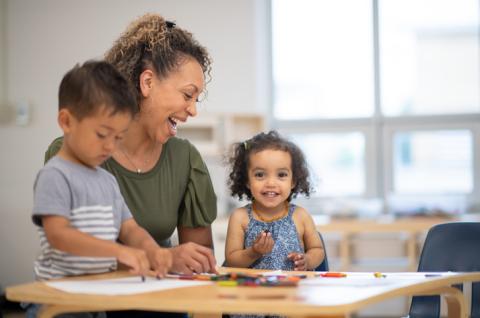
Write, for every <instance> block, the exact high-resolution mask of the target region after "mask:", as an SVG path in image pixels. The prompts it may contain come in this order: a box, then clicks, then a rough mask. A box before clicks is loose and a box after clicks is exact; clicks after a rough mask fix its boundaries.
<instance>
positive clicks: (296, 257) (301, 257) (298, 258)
mask: <svg viewBox="0 0 480 318" xmlns="http://www.w3.org/2000/svg"><path fill="white" fill-rule="evenodd" d="M287 257H288V259H289V260H291V261H292V262H293V264H294V270H295V271H306V270H307V255H305V254H303V253H290V254H288V256H287Z"/></svg>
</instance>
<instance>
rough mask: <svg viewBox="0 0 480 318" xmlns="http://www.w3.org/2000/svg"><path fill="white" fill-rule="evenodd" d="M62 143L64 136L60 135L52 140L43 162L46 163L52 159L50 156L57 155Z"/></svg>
mask: <svg viewBox="0 0 480 318" xmlns="http://www.w3.org/2000/svg"><path fill="white" fill-rule="evenodd" d="M62 145H63V137H58V138H56V139H55V140H54V141H52V143H51V144H50V146H48V149H47V151H45V159H44V162H43V163H44V164H46V163H47V161H48V160H50V158H52V157H53V156H55V155H56V154H57V153H58V152H59V151H60V148H62Z"/></svg>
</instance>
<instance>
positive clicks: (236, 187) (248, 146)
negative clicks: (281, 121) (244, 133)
mask: <svg viewBox="0 0 480 318" xmlns="http://www.w3.org/2000/svg"><path fill="white" fill-rule="evenodd" d="M266 149H271V150H282V151H286V152H288V153H289V154H290V156H291V158H292V176H293V183H294V184H295V186H294V188H293V189H292V192H291V193H290V195H289V197H288V201H290V200H291V199H292V198H295V197H296V196H297V195H298V194H299V193H302V194H304V195H305V196H307V197H309V196H310V192H311V191H312V187H311V185H310V180H309V179H310V176H309V171H308V166H307V161H306V160H305V156H304V154H303V152H302V151H301V150H300V148H299V147H298V146H297V145H295V144H294V143H293V142H291V141H288V140H286V139H284V138H282V137H281V136H280V135H279V134H278V132H276V131H275V130H272V131H269V132H267V133H263V132H262V133H259V134H257V135H255V136H254V137H252V138H251V139H248V140H246V141H244V142H238V143H235V144H234V145H233V151H232V155H231V156H230V158H228V163H229V165H230V167H231V171H230V174H229V179H228V186H229V187H230V192H231V194H232V196H237V197H238V198H239V199H240V200H242V199H243V197H244V196H245V197H246V198H247V199H248V200H252V199H253V197H252V192H250V189H249V188H248V187H247V183H248V167H249V164H250V155H251V154H254V153H257V152H260V151H263V150H266Z"/></svg>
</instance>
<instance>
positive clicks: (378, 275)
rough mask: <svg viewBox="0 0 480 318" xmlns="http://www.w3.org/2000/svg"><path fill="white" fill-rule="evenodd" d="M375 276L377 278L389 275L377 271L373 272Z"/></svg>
mask: <svg viewBox="0 0 480 318" xmlns="http://www.w3.org/2000/svg"><path fill="white" fill-rule="evenodd" d="M373 276H375V277H376V278H383V277H387V275H385V274H382V273H380V272H375V273H373Z"/></svg>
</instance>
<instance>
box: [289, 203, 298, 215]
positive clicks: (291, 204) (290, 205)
mask: <svg viewBox="0 0 480 318" xmlns="http://www.w3.org/2000/svg"><path fill="white" fill-rule="evenodd" d="M296 207H297V206H296V205H295V204H294V203H288V217H289V218H291V217H292V215H293V212H294V211H295V208H296Z"/></svg>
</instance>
